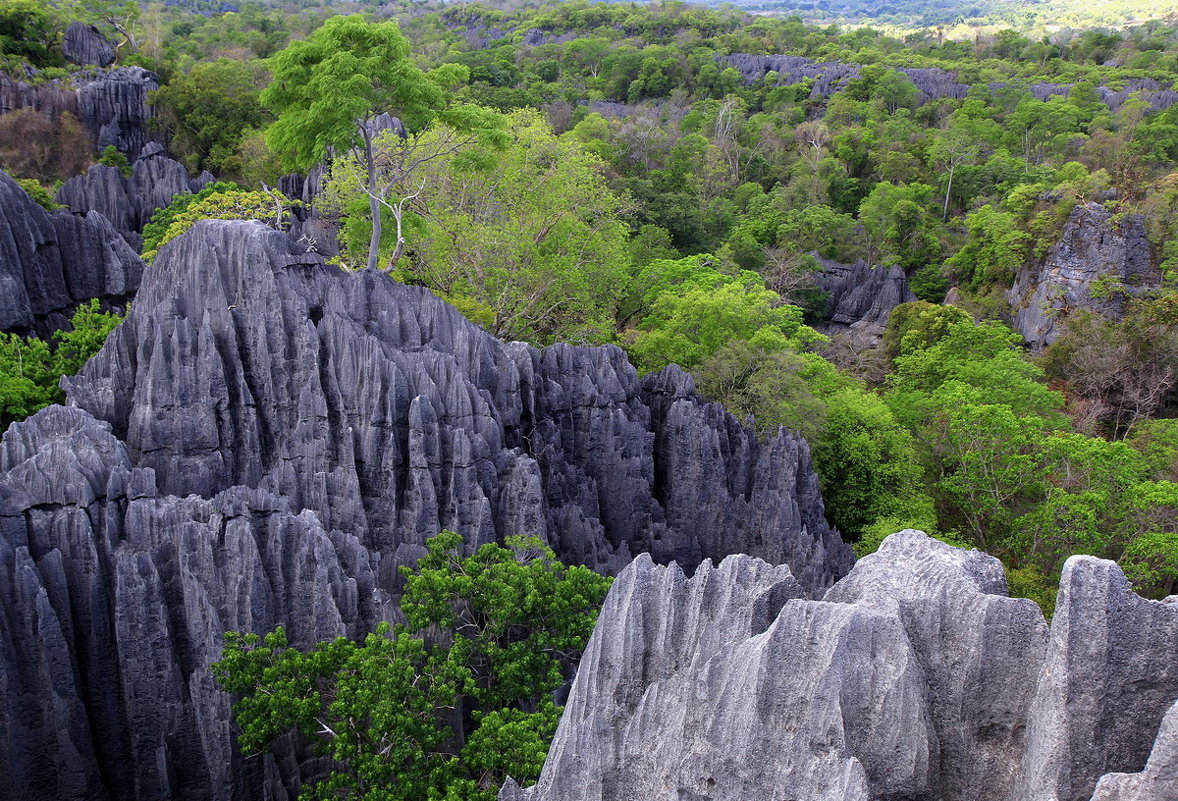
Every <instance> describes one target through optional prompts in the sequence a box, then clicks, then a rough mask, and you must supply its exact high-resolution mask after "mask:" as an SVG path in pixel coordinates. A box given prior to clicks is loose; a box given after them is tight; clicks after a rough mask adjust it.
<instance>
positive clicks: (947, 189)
mask: <svg viewBox="0 0 1178 801" xmlns="http://www.w3.org/2000/svg"><path fill="white" fill-rule="evenodd" d="M955 169H956V165H954V164H953V162H952V161H950V162H949V185H948V186H946V187H945V211H944V213H943V214H942V215H941V222H948V220H949V193H950V192H952V191H953V171H954V170H955Z"/></svg>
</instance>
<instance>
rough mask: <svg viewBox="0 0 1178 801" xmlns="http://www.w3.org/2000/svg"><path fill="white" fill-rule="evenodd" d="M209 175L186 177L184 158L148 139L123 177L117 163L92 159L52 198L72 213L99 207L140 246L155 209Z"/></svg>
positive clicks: (194, 188) (203, 183)
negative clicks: (85, 167) (87, 165)
mask: <svg viewBox="0 0 1178 801" xmlns="http://www.w3.org/2000/svg"><path fill="white" fill-rule="evenodd" d="M212 180H213V177H212V176H211V175H210V174H208V173H202V174H201V175H200V176H199V177H198V178H195V179H191V178H189V177H188V170H187V169H186V168H185V167H184V165H183V164H181V163H180V162H178V161H176V160H174V159H171V158H169V157H168V156H167V155H166V154H165V152H164V150H163V148H162V147H161V146H160V145H159V144H158V143H155V142H150V143H148V145H147V147H145V148H144V151H143V156H142V157H140V158H139V159H138V160H136V161H135V163H134V164H133V165H132V167H131V175H130V177H124V176H123V173H122V172H121V171H120V170H119V169H118V168H117V167H107V166H105V165H102V164H94V165H92V166H91V167H90V169H89V170H88V171H87V172H86V174H85V175H76V176H74V177H73V178H70V179H69V180H68V181H66V182H65V183H64V184H62V185H61V188H60V189H58V190H57V195H56V198H55V199H56V200H57V202H58V203H61V204H62V205H64V206H68V207H69V209H70V210H71V211H73V212H76V213H82V214H84V213H86V212H89V211H97V212H100V213H101V214H102V215H103V216H104V217H106V218H108V219H109V220H110V221H111V223H112V224H113V225H114V227H115V228H116V229H117V230H118V231H119V233H121V234H122V235H123V238H124V239H126V240H127V242H128V243H129V244H130V245H131V246H132V247H134V248H135V249H136V250H139V249H141V248H142V246H143V237H142V236H141V232H142V231H143V227H144V226H145V225H147V223H148V222H149V221H150V220H151V215H152V214H154V213H155V211H156V210H157V209H161V208H164V207H165V206H167V205H168V204H169V203H171V202H172V198H173V197H174V196H175V195H185V194H189V193H194V192H199V191H200V190H201V189H203V188H204V187H205V186H206V185H207V184H208V183H210V182H211V181H212Z"/></svg>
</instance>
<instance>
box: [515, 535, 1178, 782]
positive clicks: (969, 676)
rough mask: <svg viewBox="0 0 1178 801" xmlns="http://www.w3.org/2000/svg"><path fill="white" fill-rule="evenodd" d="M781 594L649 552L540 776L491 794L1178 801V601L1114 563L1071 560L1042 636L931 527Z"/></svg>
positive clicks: (785, 584)
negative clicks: (1177, 793)
mask: <svg viewBox="0 0 1178 801" xmlns="http://www.w3.org/2000/svg"><path fill="white" fill-rule="evenodd" d="M770 586H773V587H775V588H777V589H776V598H775V600H774V601H773V602H772V603H769V602H766V603H764V604H760V602H759V601H758V600H757V599H759V598H761V597H764V594H765V593H766V592H767V588H768V587H770ZM789 587H790V578H789V576H788V575H785V574H784V573H782V572H781V569H780V568H778V569H776V571H774V569H772V568H769V567H768V566H767V565H764V564H763V563H761V562H759V561H758V560H755V559H751V558H748V557H729V559H727V560H725V562H724V563H723V564H722V565H721V567H720V569H719V570H710V569H704V568H701V569H700V570H699V571H697V573H696V575H695V576H694V577H693V578H691V579H684V578H683V576H682V574H681V573H679V572H678V571H677V569H676V568H675V567H674V566H671V567H666V568H663V567H657V566H655V565H653V564H651V562H650V561H649V559H648V558H647V557H645V556H642V557H639V558H638V559H636V560H635V561H634V563H633V564H631V566H630V567H628V568H627V569H626V570H625V571H623V572H622V573H621V575H619V576H618V578H617V580H616V581H615V582H614V585H613V588H612V589H611V590H610V594H609V596H608V597H607V598H606V601H605V605H604V607H603V610H602V612H601V616H600V617H599V618H598V624H597V628H596V629H595V631H594V634H593V637H592V639H591V640H590V643H589V645H588V647H587V649H586V651H585V655H584V657H583V659H582V662H581V666H580V669H579V671H578V673H577V678H576V680H575V682H574V684H573V687H572V691H571V694H570V697H569V702H568V706H567V707H566V709H565V713H564V716H563V718H562V719H561V723H560V727H559V729H558V730H557V734H556V739H555V740H554V742H553V745H552V749H551V751H550V753H549V758H548V761H547V762H546V764H545V766H544V771H543V773H542V775H541V777H540V780H539V782H538V783H537V785H536V786H535V787H532V788H529V789H526V790H521V789H520V788H519V787H518V786H516V785H514V784H513V783H509V784H508V786H507V787H505V788H504V791H503V793H502V794H501V796H500V798H501V799H507V800H508V801H557V800H559V801H583V800H587V799H593V801H600V799H607V798H608V799H627V800H628V799H650V800H651V801H659V800H661V799H666V800H667V801H682V799H710V800H711V801H720V800H721V799H750V798H756V799H762V798H763V799H769V798H791V799H818V798H821V799H836V800H837V801H868V800H869V799H871V800H872V801H874V800H875V799H937V800H938V801H955V800H956V799H961V800H962V801H966V800H967V799H970V800H972V799H986V800H987V801H989V800H991V799H992V800H993V801H1063V800H1064V799H1067V800H1068V801H1072V799H1076V801H1084V800H1086V799H1088V798H1089V797H1090V795H1091V793H1092V791H1093V788H1094V787H1095V786H1096V785H1097V781H1098V780H1099V779H1101V776H1102V775H1103V774H1105V773H1106V772H1107V771H1110V770H1116V771H1121V773H1117V774H1115V775H1110V776H1105V777H1104V779H1103V780H1101V783H1100V785H1099V787H1100V789H1098V790H1097V795H1096V796H1093V799H1094V801H1160V799H1171V798H1174V796H1173V794H1172V792H1171V791H1172V789H1173V788H1174V787H1175V786H1178V785H1176V783H1175V778H1176V776H1178V760H1176V759H1175V754H1176V753H1178V737H1176V734H1175V728H1174V726H1175V723H1176V722H1178V706H1176V705H1175V699H1178V681H1176V680H1175V674H1176V673H1178V659H1175V656H1176V650H1178V636H1176V630H1175V627H1176V626H1178V607H1175V605H1174V604H1164V603H1157V602H1152V601H1146V600H1144V599H1141V598H1139V597H1137V596H1136V595H1134V594H1133V593H1132V592H1131V591H1130V590H1129V588H1128V584H1127V582H1126V581H1125V578H1124V576H1123V575H1122V574H1121V572H1120V570H1119V569H1118V568H1117V567H1116V565H1114V564H1113V563H1111V562H1106V561H1103V560H1099V559H1094V558H1091V557H1073V558H1072V559H1071V560H1069V561H1068V563H1067V566H1066V567H1065V572H1064V578H1063V584H1062V585H1061V589H1060V597H1059V604H1058V606H1057V615H1056V618H1055V620H1054V622H1053V623H1052V626H1051V628H1050V632H1049V631H1048V628H1047V625H1046V623H1045V622H1044V620H1043V617H1042V615H1041V614H1040V613H1039V610H1038V608H1037V607H1036V606H1035V605H1034V604H1033V603H1032V602H1030V601H1028V600H1025V599H1014V598H1007V597H1006V580H1005V573H1004V571H1003V568H1002V565H1001V564H1000V563H999V562H998V560H996V559H993V558H992V557H989V556H986V555H984V554H981V553H978V552H977V551H968V552H967V551H964V550H959V549H955V548H951V547H949V546H947V545H944V544H942V543H939V542H936V541H934V540H931V539H930V538H928V537H926V536H925V535H923V534H921V533H920V532H914V531H905V532H901V533H899V534H895V535H893V536H891V537H889V538H888V539H887V540H886V541H885V542H884V544H883V545H882V547H881V548H880V550H879V551H878V552H877V553H876V554H873V555H872V556H869V557H866V558H864V559H862V560H861V561H860V562H859V563H858V564H857V565H856V566H855V569H854V570H853V571H852V572H851V573H850V575H848V576H847V577H846V578H844V579H842V580H841V581H840V582H838V583H837V584H835V585H834V586H833V587H832V588H831V589H830V590H829V591H828V592H827V593H826V595H825V597H824V599H823V600H822V601H813V600H807V599H805V598H804V597H802V596H800V595H799V594H797V593H796V592H793V593H791V592H790V590H789V589H788V588H789ZM700 598H704V599H707V601H706V602H701V601H699V600H697V599H700ZM759 604H760V606H759V608H761V609H762V610H763V611H764V612H765V613H766V614H767V615H768V617H764V616H762V615H760V614H757V613H753V612H752V611H751V610H753V609H756V608H758V605H759ZM774 610H779V611H776V612H775V611H774ZM1167 709H1170V710H1171V711H1170V712H1169V714H1168V716H1167V718H1166V720H1165V721H1164V722H1163V721H1162V716H1163V715H1166V713H1167ZM1151 749H1152V756H1151ZM1147 758H1148V759H1149V762H1148V765H1147V763H1146V760H1147ZM1130 772H1131V773H1132V775H1126V774H1127V773H1130ZM1102 793H1103V795H1102Z"/></svg>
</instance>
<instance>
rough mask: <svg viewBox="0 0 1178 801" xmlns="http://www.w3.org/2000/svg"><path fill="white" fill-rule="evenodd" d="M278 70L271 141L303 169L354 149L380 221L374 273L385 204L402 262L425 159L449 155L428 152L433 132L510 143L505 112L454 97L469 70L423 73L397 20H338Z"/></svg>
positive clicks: (270, 100) (271, 93) (375, 227)
mask: <svg viewBox="0 0 1178 801" xmlns="http://www.w3.org/2000/svg"><path fill="white" fill-rule="evenodd" d="M270 69H271V71H272V72H273V75H274V80H273V82H272V83H271V84H270V86H269V87H267V88H266V90H265V91H263V92H262V95H261V101H262V104H263V105H265V106H267V107H268V108H270V109H271V110H272V111H274V113H275V114H276V115H277V117H278V119H277V120H276V121H275V122H274V124H273V125H271V126H270V128H269V129H268V131H267V141H268V142H269V144H270V146H271V147H272V148H273V149H274V150H275V151H276V152H278V153H280V154H282V155H283V156H284V157H285V159H286V160H287V163H288V164H289V165H290V166H291V167H292V168H294V169H297V170H303V171H306V170H309V169H310V168H311V167H313V166H315V165H316V164H317V163H319V162H320V161H323V160H324V159H325V158H328V157H329V156H330V155H332V154H333V153H339V154H344V153H347V154H350V155H351V157H352V159H353V160H354V161H355V163H356V164H358V165H359V167H360V171H359V173H358V176H357V183H358V184H359V185H360V186H359V188H360V189H362V190H363V191H364V192H365V194H367V196H368V203H369V213H370V214H371V217H372V236H371V238H370V240H369V248H368V267H369V268H370V269H374V268H376V266H377V261H378V256H379V252H380V240H381V233H382V231H381V225H382V223H381V209H382V208H387V209H388V210H390V211H392V212H393V214H394V216H395V217H396V219H397V223H398V231H397V246H396V248H395V250H394V252H393V256H392V259H391V263H390V265H389V266H390V267H392V266H393V265H394V264H396V261H397V259H398V258H400V256H401V254H402V252H403V251H404V238H403V236H402V231H401V225H400V223H401V219H402V215H403V214H404V211H405V208H406V205H407V204H408V202H409V201H410V200H411V199H412V198H414V197H416V195H417V192H419V191H420V189H418V190H414V189H413V188H412V187H410V185H409V182H410V181H411V180H413V179H414V178H415V176H416V173H417V171H418V170H419V169H420V167H421V166H422V165H423V164H424V163H426V162H428V161H430V160H432V159H434V158H438V157H439V156H440V155H442V154H443V153H440V152H439V151H438V150H437V149H436V148H434V149H423V148H422V147H421V145H422V139H421V137H422V135H423V134H425V133H426V132H427V131H428V130H429V129H430V128H431V127H433V126H434V125H435V124H437V123H445V125H446V126H447V128H448V129H449V130H452V131H455V132H458V134H460V136H459V137H458V138H457V139H456V140H453V141H451V142H450V143H449V145H448V147H447V148H446V149H445V151H444V153H452V152H456V151H457V150H458V149H460V148H461V147H462V146H464V145H465V144H468V143H469V142H472V141H476V140H478V141H482V142H483V143H485V144H496V143H499V144H501V143H502V141H503V133H502V120H501V118H500V117H499V116H498V115H497V114H495V113H494V112H490V111H487V110H485V109H481V108H479V107H477V106H470V105H466V104H461V103H451V102H450V96H451V93H450V92H449V91H448V90H449V89H451V88H453V87H454V86H456V85H458V84H460V83H462V82H464V81H466V80H467V78H468V71H467V69H466V68H465V67H462V66H459V65H455V64H445V65H442V66H440V67H438V68H437V69H434V70H430V71H429V72H424V71H422V70H421V69H420V68H418V67H417V65H416V64H415V63H414V62H413V60H412V58H410V55H409V43H408V42H407V41H406V39H405V37H404V36H403V35H402V34H401V30H400V28H399V27H398V26H397V23H395V22H391V21H390V22H381V23H369V22H367V21H366V20H365V19H364V18H363V17H362V16H360V15H353V16H340V17H332V18H330V19H328V20H327V22H325V23H324V24H323V27H321V28H319V29H318V30H317V31H315V32H314V33H313V34H311V35H310V36H309V37H308V38H307V39H305V40H302V41H297V42H292V43H291V44H290V45H289V46H288V47H287V48H286V49H285V50H282V51H281V52H279V53H276V54H275V55H274V56H273V57H272V58H271V59H270ZM384 115H391V116H392V117H395V118H396V120H397V122H395V123H394V122H393V121H392V120H390V119H389V118H388V117H385V116H384Z"/></svg>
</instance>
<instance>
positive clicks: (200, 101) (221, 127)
mask: <svg viewBox="0 0 1178 801" xmlns="http://www.w3.org/2000/svg"><path fill="white" fill-rule="evenodd" d="M267 79H268V75H267V73H266V69H265V66H264V65H263V64H262V62H260V61H251V62H245V61H234V60H232V59H227V58H222V59H218V60H217V61H212V62H205V63H200V64H196V65H194V66H193V68H192V69H191V70H190V71H189V72H187V73H183V74H181V75H178V76H176V77H175V78H173V79H172V81H171V83H169V84H167V85H166V86H162V87H160V88H159V89H157V90H156V91H154V92H152V93H151V95H150V97H149V98H148V101H149V102H150V103H151V105H152V106H153V107H154V108H155V110H156V117H155V120H153V124H158V125H159V126H160V127H162V128H163V129H165V130H166V131H167V133H168V134H169V148H170V149H171V151H172V153H173V154H174V155H175V156H176V158H178V159H179V160H180V161H182V162H184V164H185V166H187V167H188V168H189V169H190V170H193V171H199V170H202V169H205V168H208V169H212V170H216V171H217V172H218V173H223V172H224V171H225V168H226V167H227V166H231V164H232V162H233V159H234V156H235V155H236V153H237V148H238V144H239V143H240V141H241V137H242V134H243V133H244V132H245V131H246V130H247V129H249V128H257V127H260V126H262V125H263V124H264V123H265V122H266V113H265V110H264V109H263V108H262V104H261V103H260V102H259V99H258V98H259V96H260V95H261V93H262V89H263V88H264V87H265V85H266V82H267Z"/></svg>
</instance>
